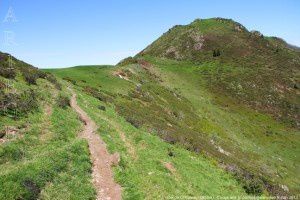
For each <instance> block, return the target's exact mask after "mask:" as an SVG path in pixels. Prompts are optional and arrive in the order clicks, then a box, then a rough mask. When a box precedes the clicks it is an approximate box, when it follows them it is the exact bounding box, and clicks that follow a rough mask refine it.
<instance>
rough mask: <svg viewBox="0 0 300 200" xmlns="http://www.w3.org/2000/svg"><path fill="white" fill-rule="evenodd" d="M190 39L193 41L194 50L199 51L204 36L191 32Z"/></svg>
mask: <svg viewBox="0 0 300 200" xmlns="http://www.w3.org/2000/svg"><path fill="white" fill-rule="evenodd" d="M190 37H191V38H192V39H193V41H194V42H195V44H194V50H197V51H199V50H201V49H202V47H203V44H204V41H205V40H204V36H203V35H202V34H201V33H199V32H197V31H193V32H192V33H191V34H190Z"/></svg>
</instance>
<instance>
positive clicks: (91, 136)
mask: <svg viewBox="0 0 300 200" xmlns="http://www.w3.org/2000/svg"><path fill="white" fill-rule="evenodd" d="M71 107H72V108H73V109H74V110H75V111H76V112H77V113H78V115H79V117H80V119H81V120H82V122H83V123H84V124H85V125H84V130H83V131H82V132H81V133H80V137H82V138H84V139H86V140H87V141H88V144H89V150H90V153H91V160H92V163H93V174H92V176H93V184H94V186H95V188H96V191H97V200H119V199H121V192H122V191H121V186H120V185H118V184H117V183H116V182H115V181H114V177H113V172H112V166H113V165H117V164H118V162H119V160H120V157H119V155H118V154H114V155H111V154H109V152H108V151H107V149H106V144H105V143H104V142H103V141H102V139H101V138H100V136H99V135H97V134H95V132H96V131H97V125H96V124H95V122H94V121H92V120H91V119H90V117H89V116H88V115H87V113H85V112H84V111H83V110H82V109H81V108H80V107H79V106H78V105H77V102H76V94H73V96H72V99H71Z"/></svg>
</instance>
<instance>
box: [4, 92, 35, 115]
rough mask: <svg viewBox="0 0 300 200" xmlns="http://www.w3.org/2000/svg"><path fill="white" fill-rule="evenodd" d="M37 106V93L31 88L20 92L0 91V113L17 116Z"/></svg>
mask: <svg viewBox="0 0 300 200" xmlns="http://www.w3.org/2000/svg"><path fill="white" fill-rule="evenodd" d="M37 108H38V100H37V94H36V93H35V92H34V91H33V90H27V91H24V92H23V93H21V94H18V93H8V94H5V93H4V92H1V93H0V115H6V116H10V117H14V118H18V117H21V116H23V115H25V114H27V113H28V112H30V111H32V110H34V109H37Z"/></svg>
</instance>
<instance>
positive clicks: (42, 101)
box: [0, 74, 95, 200]
mask: <svg viewBox="0 0 300 200" xmlns="http://www.w3.org/2000/svg"><path fill="white" fill-rule="evenodd" d="M0 78H1V80H2V81H3V82H5V83H6V82H7V80H5V79H4V78H2V77H0ZM16 80H17V81H15V80H12V87H11V88H10V89H9V90H16V92H17V93H19V92H21V91H22V90H27V89H33V90H34V91H35V93H36V94H37V96H38V105H39V108H38V109H35V110H31V111H30V112H29V113H28V114H27V115H22V116H21V117H18V118H17V119H12V118H10V117H7V116H0V119H1V120H0V130H1V131H2V130H5V127H7V126H9V127H13V128H14V129H16V130H17V133H16V134H15V135H10V134H7V135H6V136H5V137H4V139H5V140H7V141H6V142H5V143H2V144H0V188H1V192H0V199H5V200H9V199H36V198H38V197H39V198H40V199H92V198H93V197H94V196H95V192H94V189H93V186H92V184H91V182H90V180H91V175H90V171H91V163H90V160H89V152H88V147H87V143H86V142H85V141H83V140H80V139H77V133H78V132H79V130H80V128H81V122H80V121H79V119H78V118H77V116H76V113H74V112H73V111H72V110H71V108H67V109H62V108H60V107H58V106H57V104H56V98H57V95H55V94H58V93H66V90H65V89H63V90H62V91H58V90H57V89H56V88H55V87H54V86H53V84H51V83H49V82H48V81H46V80H43V79H38V80H37V85H31V86H29V85H27V84H26V83H25V81H24V79H23V77H22V76H21V75H20V74H19V75H18V76H17V78H16ZM6 92H10V91H6ZM46 105H48V106H50V107H52V110H53V111H52V115H51V116H48V115H46V113H45V107H46Z"/></svg>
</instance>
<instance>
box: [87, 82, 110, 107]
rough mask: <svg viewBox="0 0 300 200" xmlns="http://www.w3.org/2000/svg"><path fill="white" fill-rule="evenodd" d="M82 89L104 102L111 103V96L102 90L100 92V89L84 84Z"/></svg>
mask: <svg viewBox="0 0 300 200" xmlns="http://www.w3.org/2000/svg"><path fill="white" fill-rule="evenodd" d="M83 91H84V92H85V93H87V94H89V95H91V96H93V97H95V98H96V99H98V100H100V101H103V102H106V103H111V102H113V98H112V97H111V96H110V95H109V94H105V93H104V92H101V91H100V90H98V89H96V88H93V87H89V86H86V87H84V89H83Z"/></svg>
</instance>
